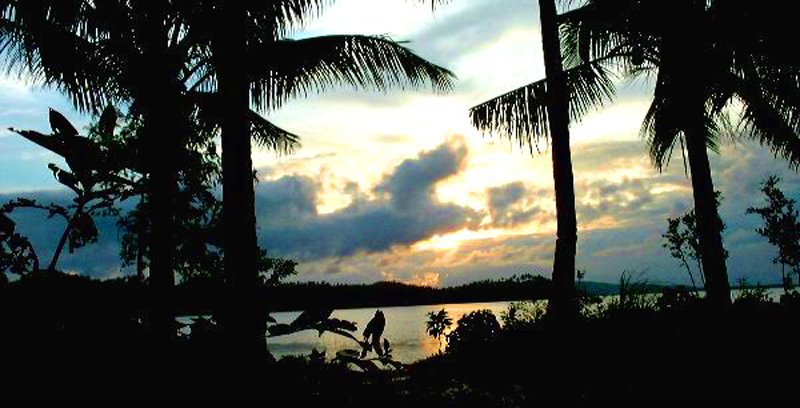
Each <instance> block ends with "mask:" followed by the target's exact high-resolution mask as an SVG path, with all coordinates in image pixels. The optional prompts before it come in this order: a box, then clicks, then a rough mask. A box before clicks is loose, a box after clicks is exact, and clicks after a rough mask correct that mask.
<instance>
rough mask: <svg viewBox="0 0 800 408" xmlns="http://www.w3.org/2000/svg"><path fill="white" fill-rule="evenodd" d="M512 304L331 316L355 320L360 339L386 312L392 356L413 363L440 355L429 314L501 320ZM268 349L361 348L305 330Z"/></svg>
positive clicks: (283, 318)
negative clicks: (478, 313)
mask: <svg viewBox="0 0 800 408" xmlns="http://www.w3.org/2000/svg"><path fill="white" fill-rule="evenodd" d="M509 303H510V302H492V303H464V304H450V305H428V306H402V307H381V308H371V309H345V310H336V311H334V312H333V315H332V316H331V317H335V318H338V319H343V320H350V321H354V322H356V323H357V324H358V333H356V337H358V338H361V331H362V330H364V326H365V325H366V324H367V322H369V320H370V319H372V316H373V315H374V314H375V310H377V309H380V310H383V313H384V315H385V317H386V329H385V330H384V333H383V337H385V338H386V339H388V340H389V341H390V342H391V344H392V349H393V350H394V351H393V353H392V356H393V357H394V359H395V360H398V361H401V362H404V363H410V362H414V361H417V360H420V359H422V358H425V357H428V356H430V355H433V354H436V352H437V350H438V349H439V341H438V340H436V339H434V338H433V337H431V336H429V335H428V334H427V333H426V332H425V329H426V327H425V322H426V321H427V320H428V316H427V315H428V312H437V311H439V310H441V309H442V308H444V309H446V310H447V312H448V313H449V314H450V318H452V319H453V326H454V327H453V328H455V322H456V321H457V320H458V319H459V318H460V317H461V316H462V315H464V314H467V313H469V312H471V311H474V310H480V309H488V310H491V311H492V313H494V314H495V316H497V317H498V319H499V318H500V313H501V312H503V311H505V310H506V309H507V308H508V305H509ZM299 314H300V312H284V313H273V314H272V317H274V318H275V320H277V321H278V322H279V323H289V322H291V321H292V320H293V319H294V318H296V317H297V316H298V315H299ZM267 344H268V348H269V349H270V351H271V352H272V354H273V355H275V356H276V357H281V356H286V355H297V354H304V355H306V354H309V353H311V350H313V349H316V350H318V351H325V352H326V353H327V357H328V358H332V357H333V356H335V354H336V352H337V351H340V350H344V349H348V348H349V349H356V348H358V346H357V345H356V344H355V342H353V341H352V340H351V339H347V338H344V337H342V336H339V335H336V334H331V333H323V334H322V336H321V337H320V336H318V333H317V332H312V331H304V332H300V333H295V334H291V335H288V336H280V337H273V338H270V339H268V343H267Z"/></svg>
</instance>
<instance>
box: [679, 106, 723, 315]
mask: <svg viewBox="0 0 800 408" xmlns="http://www.w3.org/2000/svg"><path fill="white" fill-rule="evenodd" d="M698 105H699V106H698V109H697V112H695V113H694V115H693V117H695V118H696V120H695V121H694V122H695V123H694V125H693V126H692V127H691V129H690V130H689V131H687V132H685V133H686V139H687V140H686V150H687V155H688V157H689V169H690V172H691V176H692V193H693V195H694V208H695V214H696V216H697V231H698V236H699V240H700V256H701V259H702V263H703V274H704V275H705V286H706V297H707V298H708V300H709V301H710V302H711V303H712V304H714V305H717V306H725V305H729V304H730V303H731V288H730V284H729V283H728V271H727V268H726V266H725V249H724V248H723V247H722V226H721V225H720V222H721V221H720V217H719V213H718V212H717V201H716V195H715V194H714V182H713V181H712V179H711V166H710V164H709V161H708V150H707V148H706V137H707V135H706V133H705V132H706V130H705V125H704V117H705V116H704V110H703V109H704V107H703V105H702V104H698Z"/></svg>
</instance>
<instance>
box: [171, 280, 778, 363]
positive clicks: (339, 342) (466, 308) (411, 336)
mask: <svg viewBox="0 0 800 408" xmlns="http://www.w3.org/2000/svg"><path fill="white" fill-rule="evenodd" d="M732 292H733V296H734V297H736V296H737V295H738V291H737V290H733V291H732ZM767 293H768V295H769V297H770V298H771V299H772V300H775V301H777V300H778V298H779V297H780V295H781V293H783V291H782V290H781V289H768V290H767ZM611 298H613V297H607V298H606V300H610V299H611ZM510 303H511V302H492V303H463V304H445V305H428V306H402V307H382V308H380V310H382V311H383V312H384V315H385V317H386V329H385V330H384V333H383V337H384V338H386V339H388V340H389V341H390V342H391V343H392V349H393V350H394V351H393V357H394V358H395V359H396V360H398V361H401V362H404V363H411V362H414V361H417V360H420V359H423V358H425V357H428V356H431V355H433V354H435V353H436V352H437V350H438V349H439V342H438V341H437V340H436V339H434V338H433V337H430V336H429V335H428V334H427V333H426V332H425V322H426V321H427V320H428V316H427V314H428V312H435V311H439V310H441V309H442V308H444V309H446V310H447V312H448V313H449V314H450V318H452V319H453V327H452V328H453V329H455V326H456V324H455V322H456V321H458V319H459V318H460V317H461V316H462V315H464V314H467V313H469V312H472V311H475V310H481V309H488V310H491V311H492V313H494V314H495V316H497V318H498V320H499V318H500V314H501V313H502V312H503V311H505V310H507V309H508V306H509V304H510ZM375 310H377V308H368V309H345V310H336V311H334V312H333V315H332V316H331V317H335V318H338V319H343V320H349V321H353V322H356V323H357V324H358V332H357V333H355V335H356V337H357V338H359V339H360V338H361V331H362V330H364V326H365V325H366V324H367V322H369V320H370V319H372V316H373V315H374V314H375ZM298 315H300V312H282V313H273V314H272V317H273V318H275V320H277V321H278V322H279V323H290V322H291V321H292V320H294V319H295V318H296V317H297V316H298ZM181 320H185V322H186V323H188V322H189V321H190V319H188V318H184V319H181ZM268 348H269V349H270V351H271V352H272V354H273V355H275V356H276V357H282V356H287V355H308V354H310V353H311V351H312V350H314V349H316V350H318V351H325V352H326V353H327V357H328V358H333V357H334V356H335V354H336V352H337V351H340V350H344V349H358V345H357V344H355V342H354V341H353V340H351V339H348V338H345V337H342V336H339V335H336V334H332V333H323V334H322V336H319V335H318V333H317V332H316V331H304V332H300V333H295V334H291V335H287V336H280V337H272V338H269V339H268Z"/></svg>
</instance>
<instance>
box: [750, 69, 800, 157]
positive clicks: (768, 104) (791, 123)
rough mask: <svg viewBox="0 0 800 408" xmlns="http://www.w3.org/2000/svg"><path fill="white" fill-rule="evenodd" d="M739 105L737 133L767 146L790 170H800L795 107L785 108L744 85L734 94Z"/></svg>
mask: <svg viewBox="0 0 800 408" xmlns="http://www.w3.org/2000/svg"><path fill="white" fill-rule="evenodd" d="M737 94H738V96H739V98H740V101H741V102H742V104H743V105H744V106H743V109H742V116H741V123H740V131H741V132H743V133H744V134H745V136H746V137H749V138H753V139H756V140H758V141H759V142H760V143H761V144H762V145H764V146H768V147H769V148H770V150H772V152H773V153H774V154H775V156H776V157H782V158H784V159H786V160H787V161H788V162H789V163H790V165H791V166H792V167H794V168H795V169H797V168H798V167H800V137H798V132H800V129H798V127H797V122H796V118H790V117H787V114H789V115H793V114H795V113H794V111H795V110H796V108H794V107H793V108H791V109H784V107H783V106H781V105H780V104H779V103H778V104H776V101H775V100H770V98H769V97H768V95H766V92H765V91H764V90H762V89H759V88H757V87H754V86H752V85H751V86H748V85H747V84H746V83H743V84H742V85H741V87H740V88H739V89H738V92H737Z"/></svg>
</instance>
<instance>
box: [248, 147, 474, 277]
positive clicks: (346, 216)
mask: <svg viewBox="0 0 800 408" xmlns="http://www.w3.org/2000/svg"><path fill="white" fill-rule="evenodd" d="M467 153H468V152H467V148H466V145H465V144H464V143H463V141H462V140H461V139H458V138H452V139H449V140H448V141H447V142H445V143H444V144H442V145H441V146H439V147H437V148H435V149H433V150H430V151H425V152H422V153H420V154H419V156H418V157H416V158H413V159H407V160H405V161H403V162H402V163H400V164H399V165H398V166H397V167H395V168H394V169H393V170H392V171H390V172H389V173H387V174H386V175H385V176H384V177H383V179H382V180H381V181H380V182H379V183H378V184H377V185H376V186H375V187H374V188H373V193H374V195H375V197H373V198H368V196H367V195H365V194H362V193H361V191H360V190H359V189H358V188H357V186H355V185H354V184H352V183H351V184H348V186H347V190H348V191H349V193H350V195H351V197H352V198H353V200H352V202H351V203H350V204H349V205H348V206H346V207H344V208H341V209H339V210H337V211H334V212H332V213H329V214H319V213H318V212H317V210H316V203H317V197H318V195H319V193H320V186H319V185H318V184H317V183H315V182H314V181H313V180H312V179H311V178H309V177H305V176H298V175H294V176H285V177H282V178H280V179H278V180H274V181H269V182H262V183H260V184H259V185H258V186H257V189H256V194H257V197H256V206H257V212H258V214H259V217H258V219H259V227H260V229H259V237H260V240H261V242H262V244H264V245H265V246H266V247H267V248H268V250H270V251H273V252H274V253H275V254H278V255H280V256H290V257H295V258H298V259H300V260H304V261H308V260H318V259H322V258H327V257H334V258H336V257H347V256H352V255H355V254H358V253H374V252H381V251H386V250H389V249H391V248H393V247H396V246H408V245H411V244H414V243H416V242H419V241H422V240H425V239H428V238H430V237H432V236H434V235H437V234H446V233H449V232H454V231H457V230H460V229H463V228H466V227H476V226H477V224H478V222H479V220H480V218H481V216H480V214H478V213H477V212H475V211H474V210H471V209H469V208H466V207H461V206H458V205H455V204H449V203H442V202H440V201H439V199H438V198H437V197H436V193H435V187H436V185H437V184H438V183H440V182H442V181H444V180H447V179H448V178H450V177H452V176H455V175H456V174H458V173H459V172H460V171H461V170H462V169H463V167H464V165H465V161H466V157H467ZM287 208H288V210H287ZM333 270H335V269H333Z"/></svg>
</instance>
